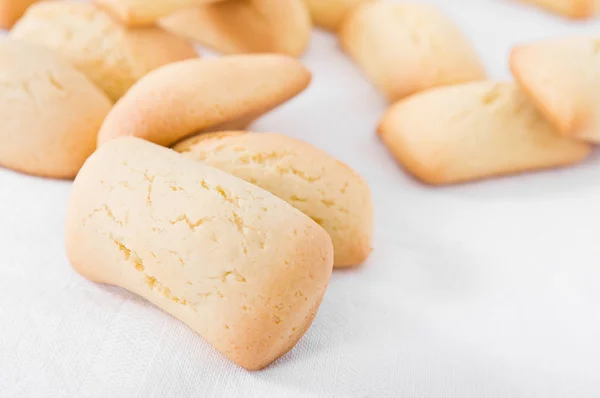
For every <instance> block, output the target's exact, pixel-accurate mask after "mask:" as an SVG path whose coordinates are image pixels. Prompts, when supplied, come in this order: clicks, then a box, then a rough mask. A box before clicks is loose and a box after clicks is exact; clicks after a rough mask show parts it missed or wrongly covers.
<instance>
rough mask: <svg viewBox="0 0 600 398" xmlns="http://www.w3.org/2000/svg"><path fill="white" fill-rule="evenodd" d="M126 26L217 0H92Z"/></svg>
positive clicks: (142, 24)
mask: <svg viewBox="0 0 600 398" xmlns="http://www.w3.org/2000/svg"><path fill="white" fill-rule="evenodd" d="M93 1H94V2H95V3H96V4H97V5H98V6H100V7H102V8H103V9H105V10H107V11H108V12H110V13H111V14H112V15H113V16H114V17H116V18H117V19H118V20H119V21H120V22H121V23H122V24H124V25H126V26H130V27H131V26H144V25H151V24H153V23H155V22H156V21H157V20H158V19H159V18H162V17H165V16H167V15H170V14H172V13H174V12H176V11H179V10H182V9H185V8H189V7H193V6H197V5H200V4H205V3H210V2H214V1H219V0H93Z"/></svg>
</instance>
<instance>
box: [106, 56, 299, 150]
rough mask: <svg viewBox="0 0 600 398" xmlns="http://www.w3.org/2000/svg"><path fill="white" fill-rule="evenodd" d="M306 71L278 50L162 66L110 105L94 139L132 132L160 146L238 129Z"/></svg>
mask: <svg viewBox="0 0 600 398" xmlns="http://www.w3.org/2000/svg"><path fill="white" fill-rule="evenodd" d="M309 82H310V72H309V71H308V70H306V69H305V68H304V67H303V66H302V64H301V63H299V62H298V61H296V60H295V59H293V58H290V57H287V56H284V55H275V54H269V55H232V56H226V57H221V58H210V59H195V60H188V61H182V62H178V63H174V64H171V65H167V66H164V67H162V68H160V69H158V70H156V71H154V72H152V73H150V74H148V75H147V76H145V77H144V78H143V79H141V80H140V81H139V82H138V83H136V84H135V85H134V86H133V87H132V88H131V90H129V92H128V93H127V94H126V95H125V96H124V97H123V98H122V99H121V100H120V101H119V102H118V103H117V104H116V105H115V106H114V108H113V109H112V111H111V112H110V113H109V114H108V116H107V118H106V120H105V121H104V124H103V125H102V129H101V130H100V133H99V135H98V144H99V145H101V144H102V143H104V142H106V141H108V140H111V139H113V138H117V137H122V136H135V137H140V138H143V139H146V140H148V141H152V142H154V143H156V144H159V145H163V146H171V145H173V144H174V143H176V142H177V141H180V140H181V139H183V138H186V137H188V136H190V135H193V134H196V133H200V132H203V131H222V130H235V129H243V128H244V127H245V126H247V125H248V124H249V123H250V122H251V121H253V120H254V119H256V118H258V117H259V116H260V115H262V114H264V113H266V112H268V111H269V110H271V109H273V108H275V107H276V106H277V105H279V104H281V103H283V102H285V101H287V100H288V99H290V98H292V97H294V96H295V95H296V94H298V93H299V92H300V91H302V90H304V89H305V88H306V86H307V85H308V83H309Z"/></svg>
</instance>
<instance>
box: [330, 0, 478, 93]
mask: <svg viewBox="0 0 600 398" xmlns="http://www.w3.org/2000/svg"><path fill="white" fill-rule="evenodd" d="M338 34H339V38H340V43H341V46H342V47H343V49H344V50H345V51H346V52H347V53H348V54H349V55H350V56H351V57H352V58H353V59H354V60H355V62H356V63H357V64H358V65H359V66H360V67H361V68H362V69H363V70H364V71H365V73H366V75H367V76H368V77H369V78H370V79H371V80H372V81H373V83H374V84H375V85H376V86H377V88H378V89H379V90H380V91H381V92H382V93H384V94H385V95H386V96H387V98H388V100H389V101H390V102H394V101H397V100H399V99H402V98H404V97H406V96H408V95H411V94H414V93H416V92H418V91H423V90H426V89H428V88H432V87H437V86H444V85H451V84H456V83H463V82H469V81H475V80H483V79H485V71H484V69H483V66H482V64H481V62H480V60H479V58H478V56H477V54H476V53H475V51H474V50H473V48H472V47H471V45H470V43H469V42H468V40H467V39H466V37H464V36H463V34H462V32H461V31H460V29H459V28H458V27H457V26H456V25H455V24H454V22H452V21H451V20H450V19H449V18H448V17H446V16H445V15H444V14H443V13H442V12H441V11H440V10H439V9H438V8H437V7H435V6H432V5H427V4H412V3H391V2H386V1H375V2H370V3H366V4H363V5H361V6H358V7H357V8H355V9H354V10H353V11H351V12H350V14H349V15H348V16H347V17H346V18H345V19H344V21H343V22H342V23H341V25H340V28H339V31H338Z"/></svg>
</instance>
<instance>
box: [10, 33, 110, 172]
mask: <svg viewBox="0 0 600 398" xmlns="http://www.w3.org/2000/svg"><path fill="white" fill-rule="evenodd" d="M0 57H1V58H2V63H1V64H0V100H1V102H2V108H1V111H0V120H2V123H0V165H2V166H4V167H7V168H10V169H14V170H17V171H21V172H24V173H28V174H33V175H39V176H45V177H55V178H72V177H74V176H75V174H77V171H78V170H79V168H80V167H81V166H82V165H83V162H84V161H85V159H86V158H87V157H88V156H89V155H90V154H91V153H92V152H93V151H94V149H95V148H96V136H97V134H98V130H99V129H100V125H101V124H102V120H103V119H104V117H105V116H106V114H107V113H108V111H109V110H110V107H111V103H110V100H109V99H108V97H106V95H105V94H104V93H103V92H102V91H101V90H100V89H98V88H97V87H96V86H94V84H92V82H90V81H89V80H88V79H87V78H86V77H85V75H84V74H83V73H81V72H80V71H78V70H76V69H75V68H74V67H73V66H71V65H70V64H69V62H68V61H67V60H66V59H63V58H62V57H60V56H59V55H57V54H55V53H54V52H52V51H50V50H48V49H47V48H44V47H40V46H37V45H34V44H30V43H24V42H19V41H16V40H10V39H6V38H4V39H2V40H0Z"/></svg>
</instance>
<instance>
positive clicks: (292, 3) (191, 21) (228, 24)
mask: <svg viewBox="0 0 600 398" xmlns="http://www.w3.org/2000/svg"><path fill="white" fill-rule="evenodd" d="M160 24H161V26H162V27H163V28H165V29H167V30H169V31H171V32H173V33H176V34H178V35H181V36H184V37H187V38H189V39H192V40H196V41H198V42H199V43H201V44H204V45H206V46H209V47H212V48H213V49H215V50H217V51H219V52H222V53H226V54H240V53H267V52H268V53H281V54H287V55H290V56H293V57H297V56H300V55H301V54H302V53H303V52H304V50H305V49H306V47H307V46H308V43H309V42H310V35H311V22H310V16H309V14H308V10H307V9H306V7H305V5H304V4H303V3H302V0H226V1H223V2H219V3H215V4H207V5H204V6H199V7H194V8H190V9H186V10H182V11H179V12H177V13H175V14H173V15H171V16H169V17H167V18H164V19H162V20H161V22H160Z"/></svg>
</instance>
